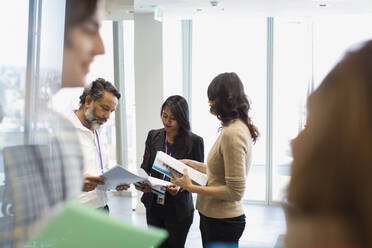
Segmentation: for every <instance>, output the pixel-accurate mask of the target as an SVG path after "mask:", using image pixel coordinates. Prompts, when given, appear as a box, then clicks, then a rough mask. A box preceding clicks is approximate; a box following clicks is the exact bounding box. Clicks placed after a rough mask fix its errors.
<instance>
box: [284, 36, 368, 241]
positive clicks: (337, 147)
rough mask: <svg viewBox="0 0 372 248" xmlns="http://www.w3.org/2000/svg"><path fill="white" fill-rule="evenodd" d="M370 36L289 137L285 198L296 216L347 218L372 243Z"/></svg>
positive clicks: (320, 91)
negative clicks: (301, 126)
mask: <svg viewBox="0 0 372 248" xmlns="http://www.w3.org/2000/svg"><path fill="white" fill-rule="evenodd" d="M371 68H372V41H369V42H367V43H365V44H363V45H362V46H361V47H359V48H358V49H356V50H353V51H350V52H348V53H347V54H346V56H345V57H344V58H343V59H342V60H341V61H340V62H339V63H338V64H337V65H336V67H335V68H334V69H333V70H332V71H331V72H330V73H329V74H328V75H327V77H326V78H325V79H324V81H323V82H322V84H321V85H320V87H319V88H318V89H317V90H316V91H314V92H313V93H312V94H311V95H310V97H309V99H308V106H307V107H308V116H307V125H306V128H305V129H304V131H302V132H301V133H300V134H299V135H298V137H297V138H296V139H295V140H294V141H293V142H292V153H293V163H292V168H291V170H292V171H291V180H290V182H289V185H288V188H287V194H288V195H287V197H288V203H289V205H290V206H291V208H292V209H293V210H294V212H295V213H297V214H300V216H304V217H309V218H310V219H311V218H316V217H322V216H323V217H324V216H328V217H332V218H336V219H342V220H346V222H347V224H348V225H349V227H350V230H353V232H354V233H353V234H352V236H353V237H356V239H357V242H359V243H360V244H358V245H363V247H372V197H371V196H372V179H371V177H372V69H371Z"/></svg>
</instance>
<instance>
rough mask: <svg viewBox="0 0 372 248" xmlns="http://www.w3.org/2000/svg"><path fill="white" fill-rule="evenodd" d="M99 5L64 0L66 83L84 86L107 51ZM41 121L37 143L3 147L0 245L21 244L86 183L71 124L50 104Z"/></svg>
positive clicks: (40, 115) (41, 112)
mask: <svg viewBox="0 0 372 248" xmlns="http://www.w3.org/2000/svg"><path fill="white" fill-rule="evenodd" d="M99 8H100V7H99V1H97V0H67V1H66V18H65V40H64V56H63V72H62V87H68V86H69V87H71V86H83V85H84V84H85V76H86V74H87V73H88V68H89V65H90V63H91V62H92V60H93V58H94V57H95V56H96V55H98V54H103V53H104V48H103V44H102V40H101V37H100V34H99V26H100V18H99V13H98V10H99ZM37 124H38V125H37V126H36V127H35V129H34V130H33V133H32V135H33V137H34V139H33V144H34V145H24V146H18V147H10V148H9V149H5V150H4V158H5V159H6V163H5V173H6V179H5V192H4V197H3V199H2V209H1V210H2V213H3V216H4V217H3V218H2V220H1V222H0V246H1V247H22V246H23V244H24V243H25V242H26V241H27V240H28V239H29V238H30V237H32V235H33V234H34V232H35V231H36V230H37V227H38V226H39V224H40V223H42V222H43V221H44V220H46V219H47V217H48V215H49V214H50V213H52V212H53V211H54V210H56V209H57V207H58V206H59V205H60V203H62V202H65V201H66V200H68V199H71V198H77V197H78V196H79V194H80V192H81V189H82V187H83V171H82V169H83V154H82V151H81V147H80V143H79V140H78V137H77V135H76V132H75V129H74V127H73V126H72V124H71V123H70V122H69V121H67V120H66V119H65V118H63V117H62V116H61V115H59V114H56V113H55V112H53V111H51V110H49V109H47V108H46V107H45V108H44V109H41V110H39V111H38V122H37ZM85 181H86V183H91V182H94V183H97V184H98V183H101V184H102V183H103V181H104V180H103V179H102V178H97V177H92V178H86V179H85Z"/></svg>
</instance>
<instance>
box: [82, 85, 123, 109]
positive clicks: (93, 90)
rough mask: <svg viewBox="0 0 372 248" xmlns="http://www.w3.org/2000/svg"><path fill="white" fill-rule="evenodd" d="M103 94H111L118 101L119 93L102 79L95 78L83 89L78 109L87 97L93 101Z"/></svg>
mask: <svg viewBox="0 0 372 248" xmlns="http://www.w3.org/2000/svg"><path fill="white" fill-rule="evenodd" d="M105 92H109V93H111V94H113V95H114V96H115V97H116V98H117V99H118V100H119V99H120V96H121V95H120V92H119V91H118V90H117V89H116V88H115V86H114V85H112V84H111V83H110V82H109V81H106V80H104V79H103V78H97V79H96V80H95V81H93V82H92V83H91V84H90V85H89V86H88V87H86V88H85V89H84V91H83V94H82V95H81V96H80V108H81V107H83V105H84V104H85V99H86V98H87V96H90V97H91V98H92V100H93V101H95V100H97V99H99V98H101V97H102V96H103V95H104V94H105Z"/></svg>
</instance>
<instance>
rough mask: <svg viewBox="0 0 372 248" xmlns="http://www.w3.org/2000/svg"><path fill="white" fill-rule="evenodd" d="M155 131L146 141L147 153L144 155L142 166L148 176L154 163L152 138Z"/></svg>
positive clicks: (151, 132) (149, 134)
mask: <svg viewBox="0 0 372 248" xmlns="http://www.w3.org/2000/svg"><path fill="white" fill-rule="evenodd" d="M153 133H154V131H153V130H151V131H150V132H149V133H148V134H147V139H146V144H145V153H144V154H143V160H142V164H141V168H142V169H144V170H145V171H146V173H147V174H150V171H151V168H152V163H153V161H151V159H152V158H151V157H152V156H151V147H152V145H151V143H152V136H153Z"/></svg>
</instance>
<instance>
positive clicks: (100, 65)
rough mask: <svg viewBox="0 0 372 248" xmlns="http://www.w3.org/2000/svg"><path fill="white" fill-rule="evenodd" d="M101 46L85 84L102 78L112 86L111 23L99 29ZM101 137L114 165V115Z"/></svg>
mask: <svg viewBox="0 0 372 248" xmlns="http://www.w3.org/2000/svg"><path fill="white" fill-rule="evenodd" d="M100 32H101V37H102V41H103V45H104V47H105V54H103V55H98V56H96V57H95V58H94V61H93V63H92V64H91V66H90V71H89V73H88V75H87V84H89V83H91V82H92V81H94V80H96V79H97V78H104V79H105V80H107V81H109V82H111V83H112V84H114V59H113V42H112V37H113V34H112V21H103V22H102V26H101V28H100ZM103 128H104V129H103V133H104V134H106V135H103V137H104V138H105V141H106V143H107V151H108V155H109V163H110V165H116V127H115V113H112V114H111V115H110V119H109V120H108V121H107V123H106V124H104V125H103Z"/></svg>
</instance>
